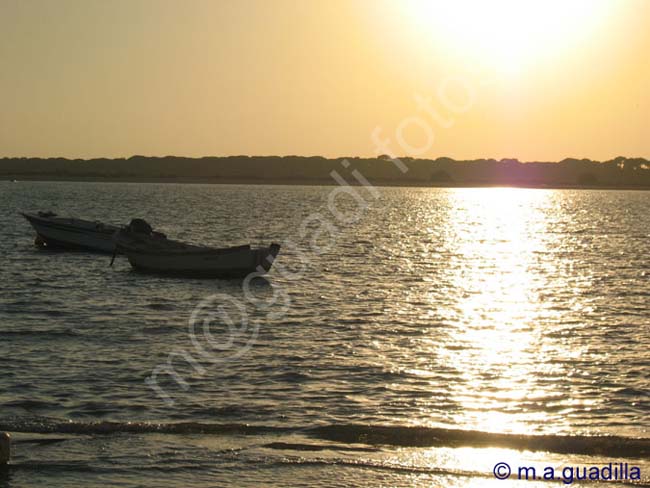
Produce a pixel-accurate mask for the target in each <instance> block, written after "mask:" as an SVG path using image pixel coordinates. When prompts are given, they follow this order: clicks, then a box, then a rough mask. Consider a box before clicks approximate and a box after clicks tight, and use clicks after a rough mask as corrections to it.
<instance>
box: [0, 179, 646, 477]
mask: <svg viewBox="0 0 650 488" xmlns="http://www.w3.org/2000/svg"><path fill="white" fill-rule="evenodd" d="M333 189H334V188H333V187H302V186H220V185H181V184H179V185H175V184H118V183H63V182H57V183H46V182H19V183H13V184H12V183H9V182H0V205H1V208H2V209H3V210H2V213H1V214H0V226H1V227H0V228H2V229H3V232H2V237H1V238H0V251H1V253H2V256H3V260H2V270H1V273H2V274H1V276H0V278H1V279H0V282H1V284H0V287H1V290H2V293H1V295H0V319H1V322H0V367H1V368H2V369H1V370H2V374H1V375H0V406H1V409H0V430H6V431H10V432H12V433H13V434H14V439H15V445H14V458H13V462H12V465H11V467H10V468H9V469H8V470H4V471H1V470H0V486H10V487H22V486H43V485H48V486H71V487H88V486H107V485H108V486H142V485H145V484H150V485H155V486H170V487H185V486H197V487H200V486H232V485H238V486H258V485H264V486H288V485H291V486H314V485H316V486H353V485H354V486H361V485H366V486H499V487H505V486H510V484H512V485H516V482H512V483H511V482H507V481H500V480H496V479H495V478H494V476H493V474H492V469H493V467H494V465H495V463H497V462H500V461H501V462H507V463H509V464H510V465H511V466H512V468H513V477H514V476H515V474H516V470H517V467H518V466H528V465H533V466H537V467H538V468H539V472H538V474H540V473H541V470H542V469H543V467H544V466H553V467H556V468H558V471H557V473H558V474H560V472H561V469H562V467H566V466H592V465H607V464H608V463H610V462H612V463H619V462H620V463H628V465H629V466H638V467H639V468H640V470H641V473H642V476H641V477H642V481H641V485H642V486H646V485H648V484H650V462H648V459H649V458H650V352H648V347H647V344H648V343H649V342H650V298H649V297H650V287H649V284H650V253H649V251H650V246H649V243H650V230H649V229H650V214H649V213H648V211H647V210H648V208H650V193H648V192H635V191H569V190H562V191H555V190H525V189H504V188H489V189H419V188H379V189H377V190H378V194H377V195H373V194H372V193H370V192H368V191H367V190H363V189H359V190H357V191H358V192H359V194H360V195H361V197H362V198H363V201H365V202H366V204H367V205H366V206H361V204H360V200H355V199H353V198H350V197H349V195H348V196H346V195H344V194H342V193H340V192H339V194H338V195H337V194H332V191H333ZM328 202H330V203H332V202H333V203H334V204H336V207H335V208H334V210H335V213H334V214H333V213H332V210H331V209H330V207H328ZM46 209H53V210H56V211H58V212H59V213H60V214H61V215H68V214H69V215H75V216H79V217H86V218H95V219H100V220H103V221H108V222H115V223H123V222H127V221H128V220H129V219H130V218H132V217H135V216H138V217H143V218H145V219H147V220H148V221H149V222H151V223H152V224H154V226H155V227H156V228H157V229H158V230H161V231H163V232H166V233H167V234H168V235H170V236H174V237H178V238H180V239H184V240H189V241H194V242H199V243H213V244H215V245H231V244H232V245H236V244H241V243H248V242H251V243H253V244H269V243H270V242H271V241H277V242H280V243H281V244H283V249H282V251H281V254H280V258H279V259H278V261H277V263H276V264H277V267H276V268H274V269H273V271H272V272H271V273H270V275H269V276H268V278H267V279H266V280H262V279H255V280H252V281H251V282H248V281H247V282H242V281H241V280H239V281H237V280H230V281H219V280H192V279H174V278H162V277H154V276H147V275H141V274H138V273H135V272H133V271H132V270H131V269H130V267H129V264H128V262H127V261H126V259H124V258H118V259H117V260H116V263H115V265H114V267H113V268H110V267H109V266H108V263H109V261H110V257H109V256H101V255H100V256H98V255H93V254H89V253H82V252H74V253H61V252H47V251H42V250H38V249H36V248H34V247H33V245H32V242H33V232H32V230H31V228H30V227H29V224H28V223H27V222H26V221H25V220H24V219H23V218H22V217H21V216H20V215H19V214H18V212H19V211H30V210H32V211H33V210H46ZM342 220H346V221H348V222H345V223H344V222H343V221H342ZM334 227H335V228H336V230H337V232H335V233H332V232H331V231H332V230H333V228H334ZM219 306H221V308H219ZM228 324H230V326H228ZM170 354H171V356H170ZM174 354H175V356H174ZM183 355H184V356H183ZM170 357H171V358H172V364H173V366H174V368H175V369H174V370H173V371H174V372H175V375H176V376H170V375H169V374H167V373H168V372H169V370H167V371H165V370H164V368H163V369H161V371H160V372H159V373H160V374H159V375H158V377H157V383H155V386H156V387H157V389H155V388H152V387H151V385H150V384H147V383H146V382H145V380H146V379H147V378H150V376H151V375H152V372H153V371H155V370H156V367H157V366H159V365H163V366H164V365H165V364H167V361H168V359H169V358H170ZM188 357H189V358H190V360H189V361H188V359H187V358H188ZM594 436H596V437H594ZM556 478H557V476H556ZM609 483H610V484H611V485H612V486H615V485H616V483H614V482H611V481H610V482H609ZM534 484H535V483H530V484H529V485H530V486H534ZM552 484H559V485H563V481H561V479H560V480H559V481H556V482H553V483H552ZM574 484H578V485H579V484H580V483H574ZM540 486H548V483H540Z"/></svg>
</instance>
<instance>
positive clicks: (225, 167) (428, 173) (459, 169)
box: [0, 155, 650, 188]
mask: <svg viewBox="0 0 650 488" xmlns="http://www.w3.org/2000/svg"><path fill="white" fill-rule="evenodd" d="M343 159H347V161H349V163H350V164H349V165H347V166H346V165H342V164H341V162H342V161H343ZM400 162H401V163H403V164H404V165H405V166H406V167H407V168H408V170H407V171H406V172H402V171H401V170H400V168H399V167H398V165H397V164H396V162H395V161H393V160H391V158H390V157H388V156H386V155H382V156H379V157H378V158H358V157H352V158H339V159H326V158H323V157H320V156H312V157H305V156H283V157H281V156H227V157H203V158H185V157H176V156H165V157H147V156H132V157H130V158H117V159H104V158H100V159H88V160H84V159H66V158H2V159H0V177H1V178H4V179H20V178H24V179H84V178H92V179H106V180H121V179H124V180H127V179H137V180H148V179H152V180H165V179H169V180H181V181H182V180H184V179H187V180H201V181H208V182H215V183H218V182H224V183H228V182H251V183H265V182H266V183H322V184H328V183H334V180H333V178H332V176H331V172H332V171H337V172H338V173H339V174H340V175H341V176H343V177H345V178H346V180H347V181H349V182H350V183H351V184H352V183H355V182H357V181H358V180H357V179H355V178H354V177H353V175H352V173H351V172H352V171H354V170H357V171H359V172H360V173H361V174H362V175H363V176H364V177H365V178H366V179H367V180H369V181H370V182H371V183H373V184H378V185H400V184H404V185H411V184H416V185H425V186H426V185H430V186H474V185H508V186H536V187H628V188H629V187H638V188H642V187H644V188H650V162H649V161H648V160H646V159H643V158H626V157H618V158H615V159H612V160H610V161H604V162H598V161H592V160H589V159H564V160H562V161H560V162H557V163H555V162H528V163H523V162H520V161H518V160H516V159H502V160H500V161H497V160H495V159H477V160H472V161H456V160H454V159H451V158H438V159H412V158H400Z"/></svg>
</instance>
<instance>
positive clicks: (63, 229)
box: [22, 213, 119, 254]
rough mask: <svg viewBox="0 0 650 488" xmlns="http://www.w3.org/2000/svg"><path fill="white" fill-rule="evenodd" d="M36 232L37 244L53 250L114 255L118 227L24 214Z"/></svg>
mask: <svg viewBox="0 0 650 488" xmlns="http://www.w3.org/2000/svg"><path fill="white" fill-rule="evenodd" d="M22 215H23V216H24V217H25V218H26V219H27V221H28V222H29V223H30V224H31V225H32V227H33V228H34V230H35V231H36V236H37V237H36V243H37V244H38V245H39V246H41V247H46V248H52V249H69V250H85V251H93V252H100V253H107V254H110V253H113V252H114V249H115V243H114V241H113V236H114V234H115V232H117V231H118V230H119V228H118V227H115V226H110V225H104V224H101V223H99V222H90V221H82V220H76V219H62V218H49V217H39V216H38V215H34V214H25V213H24V214H22Z"/></svg>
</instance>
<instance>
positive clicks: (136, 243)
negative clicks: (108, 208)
mask: <svg viewBox="0 0 650 488" xmlns="http://www.w3.org/2000/svg"><path fill="white" fill-rule="evenodd" d="M115 243H116V252H117V253H119V254H124V255H126V257H127V258H128V260H129V263H131V266H133V268H134V269H136V270H138V271H143V272H146V273H158V274H171V275H178V276H191V277H204V278H243V277H245V276H247V275H248V274H250V273H253V272H258V273H260V274H264V273H267V272H268V271H269V270H270V269H271V266H272V264H273V261H274V260H275V258H276V257H277V255H278V253H279V252H280V245H279V244H271V245H270V246H269V247H262V248H257V249H253V248H251V246H250V245H244V246H237V247H228V248H222V249H217V248H213V247H206V246H197V245H194V244H187V243H184V242H180V241H174V240H171V239H167V238H166V237H165V235H164V234H160V233H157V232H154V231H153V230H152V228H151V226H150V225H149V224H147V223H146V222H145V221H144V220H141V219H134V220H132V221H131V223H130V224H129V226H128V227H126V228H124V229H122V230H120V232H118V233H117V234H116V235H115Z"/></svg>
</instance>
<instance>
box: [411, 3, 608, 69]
mask: <svg viewBox="0 0 650 488" xmlns="http://www.w3.org/2000/svg"><path fill="white" fill-rule="evenodd" d="M404 5H405V8H406V11H407V14H408V16H409V17H410V18H411V20H412V22H414V23H415V24H416V25H417V26H418V28H420V29H422V30H423V33H422V38H423V39H426V38H428V39H431V40H433V41H434V42H436V43H438V44H442V45H443V46H444V48H445V49H446V50H447V51H448V52H450V53H451V54H452V55H453V56H459V57H462V58H465V59H466V60H467V61H471V62H476V63H480V65H482V66H483V67H485V68H491V69H494V70H497V71H500V72H512V73H517V72H520V71H521V70H522V69H523V68H525V67H526V66H529V65H532V64H536V63H538V62H540V61H541V60H543V59H546V58H549V57H554V56H556V55H558V54H562V53H565V52H567V51H568V50H571V49H573V48H574V47H575V45H576V44H578V43H579V42H580V40H581V39H586V38H589V36H591V35H593V34H594V33H595V31H596V28H597V26H598V25H599V21H600V20H601V19H602V18H603V17H604V15H605V13H606V8H605V7H606V6H607V5H611V3H606V2H605V0H544V1H539V0H492V1H485V0H455V1H436V0H406V1H405V2H404Z"/></svg>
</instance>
